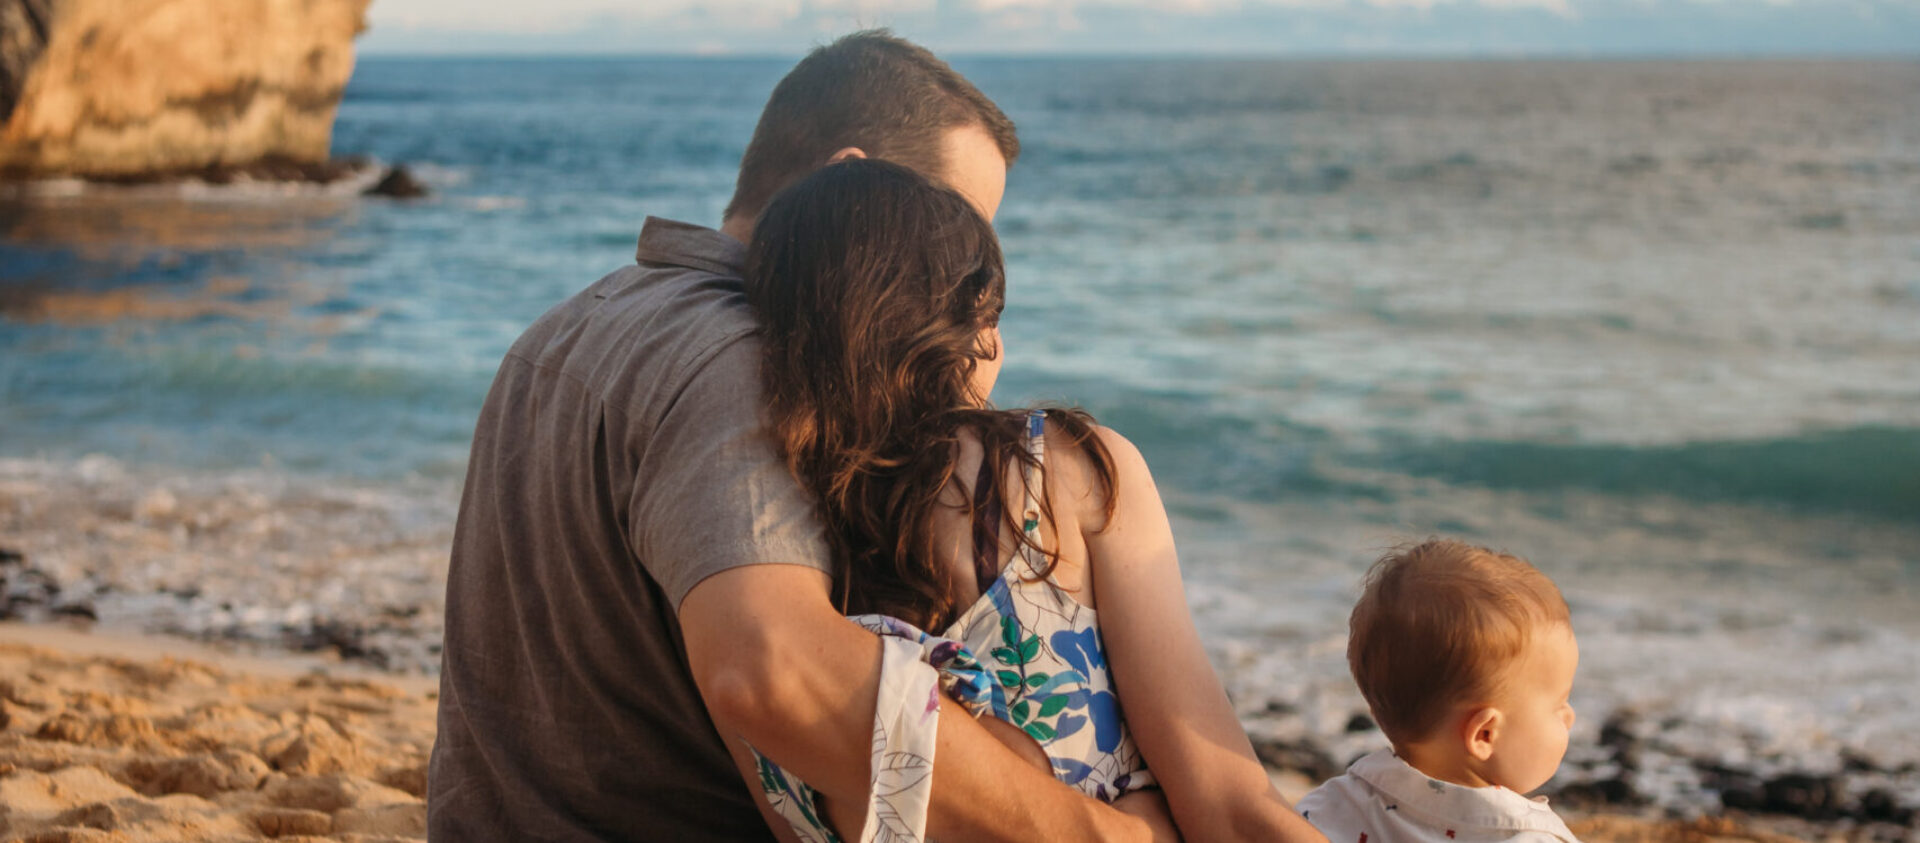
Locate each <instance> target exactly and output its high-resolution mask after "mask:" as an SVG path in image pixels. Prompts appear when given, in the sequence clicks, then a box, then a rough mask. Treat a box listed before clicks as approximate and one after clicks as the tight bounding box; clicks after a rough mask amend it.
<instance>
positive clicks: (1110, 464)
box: [1046, 421, 1153, 533]
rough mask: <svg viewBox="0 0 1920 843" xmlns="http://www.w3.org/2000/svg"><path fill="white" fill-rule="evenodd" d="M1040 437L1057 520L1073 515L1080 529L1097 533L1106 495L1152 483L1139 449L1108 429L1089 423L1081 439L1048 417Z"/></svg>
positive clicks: (1103, 523)
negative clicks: (1104, 473)
mask: <svg viewBox="0 0 1920 843" xmlns="http://www.w3.org/2000/svg"><path fill="white" fill-rule="evenodd" d="M1046 436H1047V465H1048V466H1049V467H1050V468H1052V469H1053V470H1051V471H1048V472H1047V494H1048V495H1050V496H1052V499H1053V500H1054V502H1055V504H1054V508H1055V509H1056V511H1059V515H1060V516H1062V518H1063V520H1064V518H1065V517H1073V518H1074V519H1075V520H1076V522H1077V523H1078V525H1079V527H1080V529H1081V531H1082V532H1085V533H1091V532H1098V531H1099V530H1101V529H1103V528H1104V527H1105V526H1106V521H1107V513H1108V511H1109V510H1110V509H1111V508H1112V507H1110V506H1109V503H1108V497H1109V495H1112V494H1118V495H1127V494H1129V489H1130V488H1134V487H1137V486H1140V485H1141V484H1145V486H1146V487H1147V488H1151V487H1152V485H1153V476H1152V474H1151V473H1150V472H1149V471H1148V469H1147V461H1146V458H1145V457H1143V456H1141V454H1140V449H1139V448H1137V447H1135V446H1134V444H1133V442H1132V441H1131V440H1129V439H1127V437H1125V436H1123V435H1121V434H1120V433H1119V432H1118V431H1116V430H1114V429H1113V428H1110V427H1106V426H1104V425H1099V424H1095V425H1093V427H1092V430H1091V434H1090V435H1088V436H1086V437H1085V438H1084V439H1082V438H1081V437H1076V436H1075V435H1074V433H1072V432H1071V431H1069V430H1068V429H1067V428H1066V427H1065V426H1063V425H1060V424H1058V423H1056V422H1053V421H1048V422H1047V433H1046ZM1095 454H1098V455H1099V456H1100V458H1101V459H1102V461H1103V462H1104V463H1105V464H1106V466H1107V468H1108V472H1109V474H1108V476H1109V477H1110V478H1111V481H1112V488H1109V487H1108V484H1107V483H1104V482H1102V480H1101V477H1100V472H1099V471H1098V470H1097V468H1096V465H1095V462H1094V459H1095ZM1136 494H1137V492H1136ZM1067 513H1071V515H1070V516H1069V515H1067Z"/></svg>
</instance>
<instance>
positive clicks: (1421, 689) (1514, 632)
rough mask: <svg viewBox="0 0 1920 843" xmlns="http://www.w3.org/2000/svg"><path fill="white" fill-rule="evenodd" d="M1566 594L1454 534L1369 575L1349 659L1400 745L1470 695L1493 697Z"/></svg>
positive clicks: (1562, 619) (1402, 552)
mask: <svg viewBox="0 0 1920 843" xmlns="http://www.w3.org/2000/svg"><path fill="white" fill-rule="evenodd" d="M1555 623H1559V624H1567V623H1569V620H1568V613H1567V601H1566V599H1565V598H1563V597H1561V596H1560V589H1558V588H1556V587H1554V584H1553V580H1550V579H1548V578H1547V575H1546V574H1542V573H1540V571H1539V570H1538V569H1536V568H1534V567H1533V566H1532V565H1530V564H1527V561H1526V560H1524V559H1521V558H1520V557H1517V556H1511V555H1508V554H1505V553H1498V552H1495V551H1492V550H1488V549H1487V548H1484V547H1477V546H1475V545H1470V544H1467V543H1465V542H1459V541H1453V540H1449V539H1431V540H1428V541H1426V542H1423V543H1421V544H1418V545H1414V546H1412V547H1403V548H1397V549H1395V550H1393V551H1391V552H1389V553H1387V554H1386V555H1385V556H1382V557H1380V560H1379V561H1378V562H1375V563H1374V564H1373V568H1372V569H1371V570H1369V571H1368V572H1367V579H1366V586H1365V589H1364V590H1363V591H1362V593H1361V595H1360V602H1359V603H1358V604H1356V605H1355V606H1354V607H1353V615H1352V617H1351V618H1350V619H1349V621H1348V638H1347V666H1348V667H1349V668H1351V669H1352V670H1353V679H1354V682H1355V683H1357V684H1358V685H1359V686H1360V693H1361V695H1362V696H1364V697H1366V698H1367V705H1368V706H1370V707H1371V708H1372V709H1373V717H1374V720H1375V721H1377V722H1378V723H1379V724H1380V731H1382V732H1384V733H1386V736H1387V738H1388V739H1389V740H1391V741H1393V743H1394V745H1395V746H1401V745H1404V744H1406V743H1411V742H1415V741H1419V740H1421V739H1423V738H1427V737H1430V736H1431V735H1432V734H1433V732H1434V730H1435V729H1437V728H1439V727H1440V725H1441V722H1442V720H1443V719H1444V718H1445V717H1446V715H1447V713H1448V712H1449V711H1450V710H1451V709H1452V708H1453V707H1454V706H1456V705H1458V704H1460V703H1463V702H1475V703H1477V702H1484V701H1489V700H1490V698H1491V697H1492V695H1493V694H1495V693H1498V692H1499V686H1500V683H1501V682H1503V681H1504V680H1505V679H1506V678H1507V676H1506V673H1507V671H1506V668H1508V667H1509V666H1511V665H1512V664H1513V663H1514V662H1515V661H1516V660H1518V659H1519V658H1520V657H1521V656H1522V654H1523V653H1525V652H1526V649H1527V645H1528V643H1529V642H1530V641H1531V640H1532V637H1533V635H1534V633H1535V632H1536V631H1537V630H1539V629H1541V628H1544V627H1547V626H1549V625H1551V624H1555Z"/></svg>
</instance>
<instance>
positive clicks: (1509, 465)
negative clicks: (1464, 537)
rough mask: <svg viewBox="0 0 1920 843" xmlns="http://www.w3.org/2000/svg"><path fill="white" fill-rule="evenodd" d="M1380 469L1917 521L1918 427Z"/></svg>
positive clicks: (1433, 446) (1515, 451) (1392, 461)
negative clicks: (1768, 505)
mask: <svg viewBox="0 0 1920 843" xmlns="http://www.w3.org/2000/svg"><path fill="white" fill-rule="evenodd" d="M1382 463H1383V464H1384V465H1386V466H1388V467H1391V468H1393V469H1395V470H1399V471H1403V472H1406V473H1409V474H1414V475H1419V476H1426V477H1436V478H1440V479H1444V480H1446V481H1448V482H1451V483H1457V484H1466V485H1473V486H1482V487H1488V488H1495V489H1513V490H1553V489H1583V490H1592V491H1600V492H1606V493H1612V494H1621V495H1635V494H1662V495H1671V496H1674V497H1679V498H1685V499H1690V500H1703V501H1718V502H1728V501H1731V502H1752V503H1763V504H1775V505H1780V506H1786V507H1792V508H1795V509H1801V510H1808V511H1820V512H1836V511H1840V512H1851V513H1858V514H1863V515H1872V516H1884V517H1889V518H1906V519H1911V518H1914V517H1916V516H1920V428H1903V427H1879V426H1869V427H1854V428H1846V429H1836V430H1819V431H1810V432H1806V433H1801V434H1798V435H1793V436H1784V437H1776V438H1766V439H1737V440H1724V441H1698V442H1686V443H1680V444H1672V445H1646V446H1636V445H1619V444H1555V443H1544V442H1511V441H1495V440H1469V441H1440V442H1433V441H1429V442H1421V443H1418V444H1404V445H1402V446H1400V447H1399V448H1397V449H1396V450H1395V451H1394V452H1393V453H1391V454H1390V455H1388V456H1386V457H1385V458H1383V460H1382Z"/></svg>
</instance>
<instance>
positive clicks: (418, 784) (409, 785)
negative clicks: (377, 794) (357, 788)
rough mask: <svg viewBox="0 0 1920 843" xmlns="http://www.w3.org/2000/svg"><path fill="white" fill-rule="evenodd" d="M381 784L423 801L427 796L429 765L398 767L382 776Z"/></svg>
mask: <svg viewBox="0 0 1920 843" xmlns="http://www.w3.org/2000/svg"><path fill="white" fill-rule="evenodd" d="M380 783H381V784H384V785H386V786H387V787H390V788H393V789H394V790H398V791H403V792H406V793H410V794H413V795H414V796H418V797H420V798H422V799H424V798H426V795H427V765H425V764H415V765H413V766H411V767H396V768H394V769H391V770H388V771H386V772H384V773H381V774H380Z"/></svg>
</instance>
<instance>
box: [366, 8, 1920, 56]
mask: <svg viewBox="0 0 1920 843" xmlns="http://www.w3.org/2000/svg"><path fill="white" fill-rule="evenodd" d="M368 17H369V19H370V23H371V24H372V29H371V31H369V32H368V33H367V34H366V35H364V36H362V38H361V42H360V47H361V49H362V50H363V51H364V52H365V53H367V54H381V53H387V54H394V53H399V54H424V53H526V54H553V53H586V54H593V53H602V54H604V53H618V54H681V55H684V54H702V55H764V56H798V55H800V54H801V53H804V52H805V51H806V50H807V49H809V48H810V47H812V46H814V45H817V44H820V43H824V42H825V41H828V40H831V39H832V38H833V37H834V36H836V35H839V34H843V33H846V32H850V31H853V30H855V29H860V28H865V27H869V26H890V27H892V28H893V29H894V30H895V31H896V32H898V33H900V34H901V35H904V36H907V37H909V38H912V39H914V40H916V41H919V42H920V43H923V44H926V45H927V46H929V47H931V48H933V49H934V50H936V51H938V52H941V53H943V54H952V55H981V54H1039V55H1059V54H1102V55H1116V54H1117V55H1136V54H1139V55H1152V54H1163V55H1164V54H1178V55H1200V56H1207V55H1277V56H1287V55H1301V56H1329V55H1332V56H1342V55H1346V56H1401V55H1405V56H1433V55H1440V56H1529V55H1550V56H1619V55H1682V56H1687V55H1899V56H1913V57H1920V0H539V2H528V0H373V6H372V8H371V10H370V11H369V13H368Z"/></svg>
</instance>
